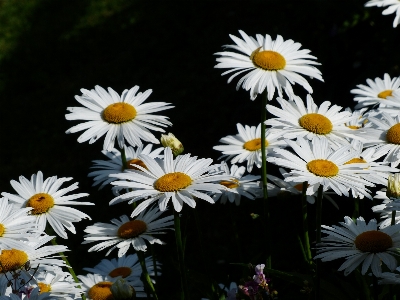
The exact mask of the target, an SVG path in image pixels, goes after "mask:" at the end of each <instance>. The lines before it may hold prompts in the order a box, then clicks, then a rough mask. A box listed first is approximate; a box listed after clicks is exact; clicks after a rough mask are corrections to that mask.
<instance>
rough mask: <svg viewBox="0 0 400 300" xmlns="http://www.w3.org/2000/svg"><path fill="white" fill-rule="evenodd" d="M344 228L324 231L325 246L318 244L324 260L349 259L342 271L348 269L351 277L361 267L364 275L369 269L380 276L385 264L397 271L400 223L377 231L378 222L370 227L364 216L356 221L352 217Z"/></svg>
mask: <svg viewBox="0 0 400 300" xmlns="http://www.w3.org/2000/svg"><path fill="white" fill-rule="evenodd" d="M340 225H341V226H335V225H334V226H332V227H329V226H325V225H322V227H323V228H324V229H323V230H322V232H323V233H326V234H327V235H328V236H326V237H323V238H322V243H320V244H318V245H317V256H315V257H314V259H318V258H320V259H321V260H322V261H331V260H334V259H338V258H345V259H346V261H345V262H344V263H343V264H342V265H341V266H340V268H339V271H343V270H344V274H345V275H348V274H350V273H351V272H353V271H354V270H355V268H357V267H358V266H359V265H360V264H362V267H361V273H362V274H363V275H364V274H365V273H366V272H367V271H368V270H369V269H371V271H372V273H373V274H374V275H375V276H377V277H379V276H380V275H381V274H382V268H381V264H382V263H383V264H385V265H386V266H387V267H388V268H389V270H391V271H393V270H394V269H395V268H396V267H397V260H396V258H395V256H398V255H399V254H400V253H399V250H398V248H399V247H400V232H399V231H400V224H397V225H392V226H388V227H386V228H384V229H380V230H378V229H377V223H376V220H375V219H373V220H371V221H369V223H368V224H367V223H366V222H365V221H364V219H363V218H362V217H359V218H358V219H357V222H354V221H353V220H352V219H351V218H350V217H345V218H344V222H341V223H340Z"/></svg>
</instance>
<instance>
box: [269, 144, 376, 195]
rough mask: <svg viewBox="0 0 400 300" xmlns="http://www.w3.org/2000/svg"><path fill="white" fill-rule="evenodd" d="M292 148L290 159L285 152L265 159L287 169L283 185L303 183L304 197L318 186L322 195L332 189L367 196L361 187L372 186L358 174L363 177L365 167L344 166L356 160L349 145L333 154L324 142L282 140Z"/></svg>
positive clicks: (356, 165)
mask: <svg viewBox="0 0 400 300" xmlns="http://www.w3.org/2000/svg"><path fill="white" fill-rule="evenodd" d="M286 142H287V143H288V144H289V146H291V147H292V149H293V150H294V152H295V153H296V154H297V155H298V156H296V155H294V154H292V153H291V152H289V151H287V150H285V149H275V150H274V151H275V152H276V154H277V155H279V157H268V158H267V161H269V162H272V163H274V164H276V165H278V166H282V167H287V168H290V169H291V172H290V173H289V175H290V176H288V177H286V178H285V181H289V182H290V181H294V182H297V183H300V182H305V181H307V182H308V184H309V186H308V188H307V193H306V194H307V195H310V196H311V195H314V194H315V193H316V192H317V190H318V188H319V186H320V185H322V186H323V191H327V190H328V189H332V190H333V191H334V192H335V193H336V194H338V195H339V196H341V195H342V194H343V195H345V196H347V197H348V196H349V193H348V190H349V189H350V188H356V189H357V190H358V191H359V192H360V193H363V194H364V195H365V196H366V197H368V198H372V197H371V196H370V195H369V194H368V190H367V189H366V188H365V186H374V184H372V183H370V182H368V181H366V180H364V179H362V178H361V177H360V176H359V174H360V173H365V172H366V171H365V170H363V168H366V167H367V166H368V165H367V164H364V163H357V164H356V163H354V164H345V163H346V162H348V161H349V160H351V159H353V158H355V157H356V155H357V153H356V152H355V151H350V150H351V145H346V146H342V147H340V148H338V149H336V150H335V151H333V150H332V149H331V147H329V143H328V141H327V139H319V138H314V139H313V140H312V142H310V141H308V140H305V139H304V138H298V139H297V142H294V141H290V140H286Z"/></svg>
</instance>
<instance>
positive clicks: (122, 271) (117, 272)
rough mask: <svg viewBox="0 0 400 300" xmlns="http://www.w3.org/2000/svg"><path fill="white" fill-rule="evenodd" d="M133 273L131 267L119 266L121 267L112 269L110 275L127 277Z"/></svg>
mask: <svg viewBox="0 0 400 300" xmlns="http://www.w3.org/2000/svg"><path fill="white" fill-rule="evenodd" d="M131 273H132V270H131V268H128V267H119V268H116V269H114V270H112V271H111V272H110V273H109V274H108V275H109V276H111V277H113V278H114V277H118V276H122V278H125V277H128V276H129V275H131Z"/></svg>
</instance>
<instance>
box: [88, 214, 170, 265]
mask: <svg viewBox="0 0 400 300" xmlns="http://www.w3.org/2000/svg"><path fill="white" fill-rule="evenodd" d="M162 213H163V212H162V211H160V210H159V209H158V208H157V207H154V208H150V209H149V210H148V211H142V212H141V213H140V214H139V216H137V217H136V218H135V219H134V220H130V219H129V218H128V217H127V216H126V215H123V216H121V217H120V218H119V220H118V219H112V220H111V223H112V224H109V223H100V222H98V223H95V224H94V225H91V226H88V227H86V229H85V230H84V231H85V232H86V233H87V234H86V235H85V236H84V239H85V241H84V242H83V243H82V244H88V243H93V242H99V241H100V243H98V244H96V245H94V246H93V247H91V248H90V249H89V252H92V251H100V250H103V249H105V248H108V247H111V249H110V250H108V252H107V253H106V256H107V255H109V254H110V252H111V251H112V250H114V249H115V248H118V249H119V250H118V257H121V256H123V255H124V254H125V253H126V252H127V251H128V249H129V247H130V246H131V245H132V247H133V248H134V249H135V250H136V251H146V249H147V246H146V243H145V240H147V241H148V242H149V243H151V244H154V243H157V244H160V245H162V244H164V243H163V242H162V241H161V240H160V239H157V238H155V237H153V235H154V234H163V233H165V232H163V231H160V230H164V229H171V228H169V227H168V226H170V225H172V224H173V223H174V221H173V218H174V217H173V216H167V217H164V218H161V219H159V218H158V217H159V216H160V215H161V214H162Z"/></svg>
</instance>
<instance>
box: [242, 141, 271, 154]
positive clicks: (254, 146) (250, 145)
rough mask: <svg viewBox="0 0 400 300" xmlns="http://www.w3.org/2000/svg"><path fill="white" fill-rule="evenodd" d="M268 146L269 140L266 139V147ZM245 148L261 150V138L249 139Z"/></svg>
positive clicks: (244, 145)
mask: <svg viewBox="0 0 400 300" xmlns="http://www.w3.org/2000/svg"><path fill="white" fill-rule="evenodd" d="M267 147H268V141H267V140H265V148H267ZM243 149H246V150H247V151H257V150H260V149H261V138H258V139H254V140H251V141H247V142H246V143H244V144H243Z"/></svg>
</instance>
